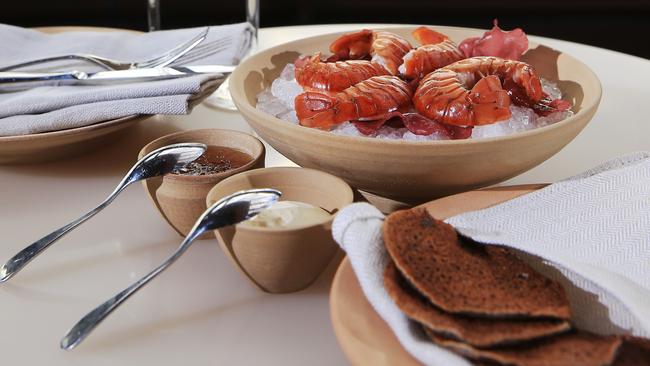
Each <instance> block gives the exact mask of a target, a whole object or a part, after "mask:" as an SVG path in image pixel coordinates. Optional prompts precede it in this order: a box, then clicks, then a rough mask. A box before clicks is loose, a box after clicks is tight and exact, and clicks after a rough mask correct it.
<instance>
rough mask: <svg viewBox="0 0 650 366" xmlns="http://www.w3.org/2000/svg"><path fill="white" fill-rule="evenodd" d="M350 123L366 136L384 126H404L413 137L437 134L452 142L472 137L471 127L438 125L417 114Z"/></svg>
mask: <svg viewBox="0 0 650 366" xmlns="http://www.w3.org/2000/svg"><path fill="white" fill-rule="evenodd" d="M352 123H353V124H354V126H355V127H356V128H357V130H359V132H361V133H362V134H364V135H366V136H368V135H372V134H373V133H375V132H377V130H379V129H380V128H381V126H383V125H385V124H388V125H390V126H391V127H395V128H401V127H402V126H404V127H406V128H408V130H409V131H411V132H412V133H413V134H415V135H424V136H426V135H431V134H432V133H437V134H440V135H443V136H446V137H447V138H449V139H452V140H462V139H466V138H469V137H470V136H471V135H472V127H462V126H453V125H448V124H444V123H439V122H436V121H434V120H432V119H429V118H427V117H425V116H423V115H421V114H419V113H399V112H392V113H387V114H385V115H380V116H377V117H375V118H372V120H364V121H352Z"/></svg>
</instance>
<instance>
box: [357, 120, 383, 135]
mask: <svg viewBox="0 0 650 366" xmlns="http://www.w3.org/2000/svg"><path fill="white" fill-rule="evenodd" d="M384 123H386V120H385V119H380V120H377V121H352V124H354V127H356V128H357V130H359V132H361V133H362V134H364V135H366V136H368V135H372V134H373V133H375V132H376V131H377V130H378V129H380V128H381V126H383V125H384Z"/></svg>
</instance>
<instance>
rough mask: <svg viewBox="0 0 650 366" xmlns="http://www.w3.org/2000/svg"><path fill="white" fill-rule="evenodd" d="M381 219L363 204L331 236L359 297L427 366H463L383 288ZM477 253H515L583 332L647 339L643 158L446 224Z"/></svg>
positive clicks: (649, 278)
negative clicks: (503, 249)
mask: <svg viewBox="0 0 650 366" xmlns="http://www.w3.org/2000/svg"><path fill="white" fill-rule="evenodd" d="M383 218H384V216H383V215H382V214H381V213H380V212H379V210H377V209H376V208H375V207H373V206H371V205H369V204H367V203H357V204H353V205H350V206H348V207H346V208H344V209H343V210H341V211H340V212H339V213H338V214H337V215H336V218H335V220H334V223H333V226H332V234H333V236H334V239H335V240H336V241H337V243H339V245H340V246H341V247H342V248H343V249H344V250H345V251H346V253H347V256H348V259H349V260H350V263H351V265H352V267H353V269H354V272H355V274H356V276H357V278H358V280H359V283H360V285H361V288H362V289H363V292H364V294H365V295H366V297H367V298H368V301H369V302H370V303H371V304H372V306H373V308H374V309H375V311H377V313H378V314H379V315H380V316H381V317H382V318H383V319H384V320H385V321H386V323H387V324H388V325H389V327H390V328H391V329H392V331H393V332H394V333H395V335H396V336H397V338H398V339H399V341H400V343H401V344H402V346H403V347H404V348H405V349H406V350H407V351H408V352H409V353H410V354H411V355H413V357H415V358H416V359H418V360H419V361H420V362H422V363H424V364H426V365H451V366H455V365H469V363H468V362H467V361H466V360H464V359H463V358H461V357H459V356H457V355H455V354H453V353H451V352H449V351H447V350H445V349H443V348H441V347H438V346H436V345H434V344H433V343H431V342H430V341H429V340H428V339H427V338H426V336H424V335H423V334H422V332H421V330H420V329H419V327H418V326H416V325H415V324H414V323H413V322H411V321H409V320H408V319H407V317H406V316H405V315H404V314H403V313H402V312H401V311H400V310H399V309H398V308H397V306H396V305H395V304H394V302H393V300H392V299H391V298H390V297H389V296H388V293H387V292H386V290H385V288H384V285H383V272H384V269H385V266H386V263H387V261H388V254H387V252H386V249H385V247H384V244H383V240H382V236H381V226H382V223H383ZM446 221H447V222H448V223H450V224H451V225H453V226H455V227H456V229H457V230H458V231H459V232H461V233H462V234H463V235H465V236H468V237H471V238H472V239H474V240H476V241H477V242H480V243H485V244H498V245H503V246H507V247H510V248H515V249H517V250H518V251H520V254H521V256H522V259H524V260H525V261H527V262H528V263H529V264H531V265H532V266H533V267H534V268H536V269H537V270H539V271H540V272H541V273H543V274H544V275H546V276H548V277H550V278H552V279H555V280H557V281H560V282H561V283H562V285H563V286H564V288H565V290H566V292H567V295H568V297H569V301H570V302H571V308H572V310H573V314H574V315H573V319H574V321H575V324H576V326H577V327H578V328H580V329H585V330H590V331H593V332H596V333H601V334H620V333H626V334H628V333H629V334H634V335H638V336H644V337H650V154H649V153H636V154H631V155H628V156H624V157H621V158H617V159H614V160H611V161H609V162H607V163H604V164H602V165H600V166H598V167H596V168H594V169H592V170H589V171H587V172H585V173H582V174H579V175H577V176H574V177H572V178H569V179H567V180H564V181H561V182H558V183H555V184H552V185H550V186H548V187H546V188H544V189H541V190H538V191H536V192H533V193H530V194H527V195H525V196H522V197H519V198H515V199H513V200H510V201H507V202H505V203H503V204H499V205H496V206H493V207H490V208H487V209H484V210H480V211H474V212H468V213H465V214H462V215H458V216H455V217H451V218H449V219H448V220H446Z"/></svg>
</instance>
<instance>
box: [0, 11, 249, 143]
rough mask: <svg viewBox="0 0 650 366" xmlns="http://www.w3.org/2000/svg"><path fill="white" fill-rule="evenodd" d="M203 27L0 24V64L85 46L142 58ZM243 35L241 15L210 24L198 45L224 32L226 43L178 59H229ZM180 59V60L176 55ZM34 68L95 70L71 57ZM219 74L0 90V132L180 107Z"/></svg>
mask: <svg viewBox="0 0 650 366" xmlns="http://www.w3.org/2000/svg"><path fill="white" fill-rule="evenodd" d="M204 29H205V27H197V28H188V29H178V30H168V31H158V32H151V33H135V32H102V31H83V32H63V33H56V34H45V33H42V32H38V31H35V30H30V29H25V28H20V27H14V26H10V25H4V24H0V39H2V42H3V49H5V50H8V51H9V50H10V51H11V52H3V53H2V55H0V67H2V66H7V65H13V64H16V63H20V62H25V61H29V60H33V59H38V58H43V57H49V56H56V55H64V54H70V53H91V54H95V55H98V56H104V57H109V58H113V59H118V60H129V61H140V60H147V59H150V58H152V57H154V56H157V55H160V54H162V53H164V52H166V51H168V50H169V49H172V48H173V47H175V46H177V45H178V44H181V43H183V42H185V41H187V40H189V39H191V38H193V37H195V36H196V35H198V34H199V33H200V32H201V31H203V30H204ZM250 36H251V32H250V25H249V24H248V23H239V24H232V25H223V26H212V27H210V30H209V32H208V35H207V37H206V39H205V40H204V41H203V42H202V43H201V44H199V45H198V46H197V47H201V46H202V45H207V44H209V43H210V42H214V41H217V40H219V39H221V38H223V37H227V38H229V39H230V42H229V43H228V46H227V47H226V48H225V49H223V50H222V51H220V52H217V53H215V54H213V55H207V56H205V57H202V58H185V61H184V62H187V63H188V64H192V65H209V64H221V65H235V64H237V63H239V61H240V60H241V58H242V57H243V56H244V55H245V54H246V52H247V50H248V46H249V44H250V41H251V38H250ZM179 61H180V62H181V64H182V63H183V59H180V60H179ZM34 67H36V66H34ZM34 67H32V68H31V69H33V68H34ZM37 68H38V69H39V70H47V71H54V70H58V71H61V70H80V71H86V72H93V71H101V69H100V68H98V67H96V66H92V65H89V64H88V63H85V62H80V61H73V60H69V61H62V62H57V63H53V64H48V65H39V66H37ZM24 70H30V69H27V68H26V69H24ZM221 82H222V80H221V78H220V77H217V76H215V75H208V74H206V75H195V76H189V77H182V78H176V79H168V80H159V81H150V82H138V83H130V84H121V85H103V86H60V87H52V86H48V87H38V88H34V89H30V90H26V91H21V92H13V93H0V136H13V135H24V134H31V133H38V132H46V131H55V130H61V129H68V128H75V127H81V126H86V125H90V124H94V123H97V122H102V121H106V120H109V119H113V118H119V117H125V116H130V115H134V114H187V113H189V112H190V111H191V108H192V107H193V105H194V104H195V103H193V102H195V101H196V100H197V99H200V98H202V97H205V96H207V95H209V94H210V93H211V92H212V91H214V90H215V89H216V88H217V87H218V86H219V85H220V83H221Z"/></svg>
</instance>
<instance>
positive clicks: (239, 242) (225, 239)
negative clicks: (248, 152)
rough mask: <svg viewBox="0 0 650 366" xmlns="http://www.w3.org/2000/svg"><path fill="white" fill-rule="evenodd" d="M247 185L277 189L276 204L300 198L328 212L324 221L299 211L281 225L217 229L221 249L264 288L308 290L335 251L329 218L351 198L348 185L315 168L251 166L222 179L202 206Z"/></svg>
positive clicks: (283, 291) (274, 291)
mask: <svg viewBox="0 0 650 366" xmlns="http://www.w3.org/2000/svg"><path fill="white" fill-rule="evenodd" d="M251 188H275V189H278V190H279V191H281V192H282V198H281V200H280V202H278V203H277V204H276V205H280V204H282V203H284V202H287V201H293V202H300V203H303V204H308V205H309V206H310V207H311V208H313V209H317V210H321V209H323V210H324V211H325V212H326V214H325V215H324V216H323V218H322V219H320V218H317V219H307V220H305V217H304V216H308V215H303V213H300V212H297V213H294V214H292V215H291V216H294V217H293V218H288V219H287V218H286V216H285V217H284V219H286V220H282V221H283V222H282V223H281V224H279V225H270V226H253V225H250V223H246V222H244V223H241V224H238V225H236V226H234V227H232V226H231V227H227V228H224V229H221V230H218V231H217V232H216V233H217V239H218V240H219V245H220V246H221V249H223V251H224V253H225V254H226V256H228V258H229V259H230V261H231V262H232V263H233V264H234V265H235V266H236V267H237V268H238V269H239V270H240V271H241V272H242V273H243V274H244V275H245V276H246V277H247V278H248V279H249V280H251V282H253V283H254V284H255V285H256V286H258V287H259V288H260V289H262V290H263V291H266V292H271V293H287V292H295V291H299V290H302V289H304V288H306V287H307V286H309V285H310V284H311V283H313V282H314V281H315V280H316V279H317V278H318V276H319V275H320V274H321V273H322V272H323V270H325V268H326V267H327V265H328V264H329V263H330V261H331V260H332V258H333V257H334V255H335V254H336V251H337V248H338V245H337V244H336V243H335V242H334V239H333V238H332V233H331V224H332V219H333V217H334V214H335V213H336V212H337V211H338V210H340V209H341V208H343V207H345V206H347V205H349V204H351V203H352V202H353V200H354V194H353V192H352V189H351V188H350V186H349V185H348V184H347V183H345V181H343V180H342V179H340V178H337V177H335V176H333V175H331V174H328V173H325V172H321V171H318V170H313V169H305V168H294V167H279V168H265V169H255V170H251V171H247V172H243V173H240V174H237V175H234V176H232V177H230V178H227V179H224V180H223V181H221V182H220V183H219V184H217V185H216V186H214V188H212V190H210V192H209V193H208V197H207V199H206V202H205V203H204V205H205V204H207V206H208V207H209V206H211V205H212V204H214V202H216V201H218V200H219V199H220V198H222V197H224V196H226V195H229V194H231V193H234V192H237V191H241V190H244V189H251ZM272 209H273V206H272V207H271V208H270V209H269V210H272ZM263 214H264V212H261V213H260V214H259V215H258V216H262V215H263ZM253 220H255V218H254V219H253ZM253 220H251V221H253Z"/></svg>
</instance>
